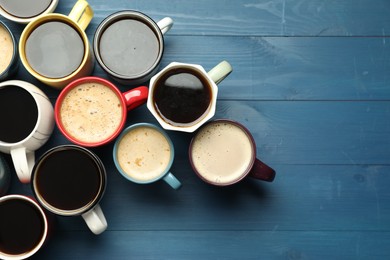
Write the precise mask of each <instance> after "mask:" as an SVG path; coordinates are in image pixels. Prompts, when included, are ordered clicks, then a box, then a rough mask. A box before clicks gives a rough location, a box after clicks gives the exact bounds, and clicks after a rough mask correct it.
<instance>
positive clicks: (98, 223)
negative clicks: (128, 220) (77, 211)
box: [82, 204, 107, 235]
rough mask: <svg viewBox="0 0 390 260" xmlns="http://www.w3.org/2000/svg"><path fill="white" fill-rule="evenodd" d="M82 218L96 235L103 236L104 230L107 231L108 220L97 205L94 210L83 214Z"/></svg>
mask: <svg viewBox="0 0 390 260" xmlns="http://www.w3.org/2000/svg"><path fill="white" fill-rule="evenodd" d="M82 217H83V219H84V221H85V223H86V224H87V226H88V227H89V229H90V230H91V231H92V233H94V234H95V235H99V234H101V233H102V232H103V231H104V230H106V229H107V220H106V218H105V217H104V214H103V211H102V208H101V207H100V205H99V204H97V205H96V206H95V207H94V208H93V209H91V210H89V211H88V212H86V213H84V214H82Z"/></svg>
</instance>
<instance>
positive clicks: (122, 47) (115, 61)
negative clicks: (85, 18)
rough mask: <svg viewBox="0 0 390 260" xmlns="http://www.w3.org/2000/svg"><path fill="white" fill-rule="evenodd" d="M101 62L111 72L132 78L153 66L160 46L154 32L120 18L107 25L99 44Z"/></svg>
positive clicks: (139, 24) (138, 22)
mask: <svg viewBox="0 0 390 260" xmlns="http://www.w3.org/2000/svg"><path fill="white" fill-rule="evenodd" d="M99 51H100V56H101V59H102V61H103V63H104V64H105V65H106V66H107V67H108V68H109V69H110V70H111V71H112V72H114V73H117V74H119V75H121V76H125V77H135V76H138V75H142V74H143V73H145V72H147V71H148V70H149V69H150V68H152V67H153V65H154V64H155V63H156V61H157V59H158V57H159V53H160V44H159V40H158V38H157V36H156V34H155V32H154V31H153V30H152V29H151V28H150V27H149V26H148V25H147V24H145V23H143V22H141V21H138V20H135V19H122V20H119V21H116V22H114V23H112V24H111V25H109V26H108V27H107V29H105V30H104V32H103V34H102V36H101V37H100V41H99Z"/></svg>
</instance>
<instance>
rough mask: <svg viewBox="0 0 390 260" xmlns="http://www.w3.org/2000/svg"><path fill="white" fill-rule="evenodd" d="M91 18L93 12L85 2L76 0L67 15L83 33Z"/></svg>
mask: <svg viewBox="0 0 390 260" xmlns="http://www.w3.org/2000/svg"><path fill="white" fill-rule="evenodd" d="M92 17H93V10H92V8H91V6H90V5H89V4H88V2H87V1H85V0H78V1H77V2H76V4H75V5H74V6H73V8H72V11H70V13H69V18H70V19H71V20H73V21H74V22H76V23H77V24H78V25H79V26H80V27H81V29H82V30H83V31H85V29H87V27H88V25H89V23H90V22H91V20H92Z"/></svg>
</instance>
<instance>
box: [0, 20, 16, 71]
mask: <svg viewBox="0 0 390 260" xmlns="http://www.w3.org/2000/svg"><path fill="white" fill-rule="evenodd" d="M13 54H14V43H13V41H12V37H11V34H10V33H9V32H8V30H7V29H6V28H4V27H3V26H2V25H1V24H0V74H2V73H3V72H4V71H5V70H6V69H7V68H8V66H9V65H10V63H11V60H12V57H13Z"/></svg>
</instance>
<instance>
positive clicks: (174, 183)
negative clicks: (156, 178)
mask: <svg viewBox="0 0 390 260" xmlns="http://www.w3.org/2000/svg"><path fill="white" fill-rule="evenodd" d="M163 180H164V181H165V182H166V183H167V184H168V185H169V186H171V187H172V188H173V189H175V190H178V189H180V188H181V182H180V181H179V180H178V179H177V178H176V177H175V176H174V175H173V174H172V173H170V172H168V173H167V174H166V175H165V176H164V178H163Z"/></svg>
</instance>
